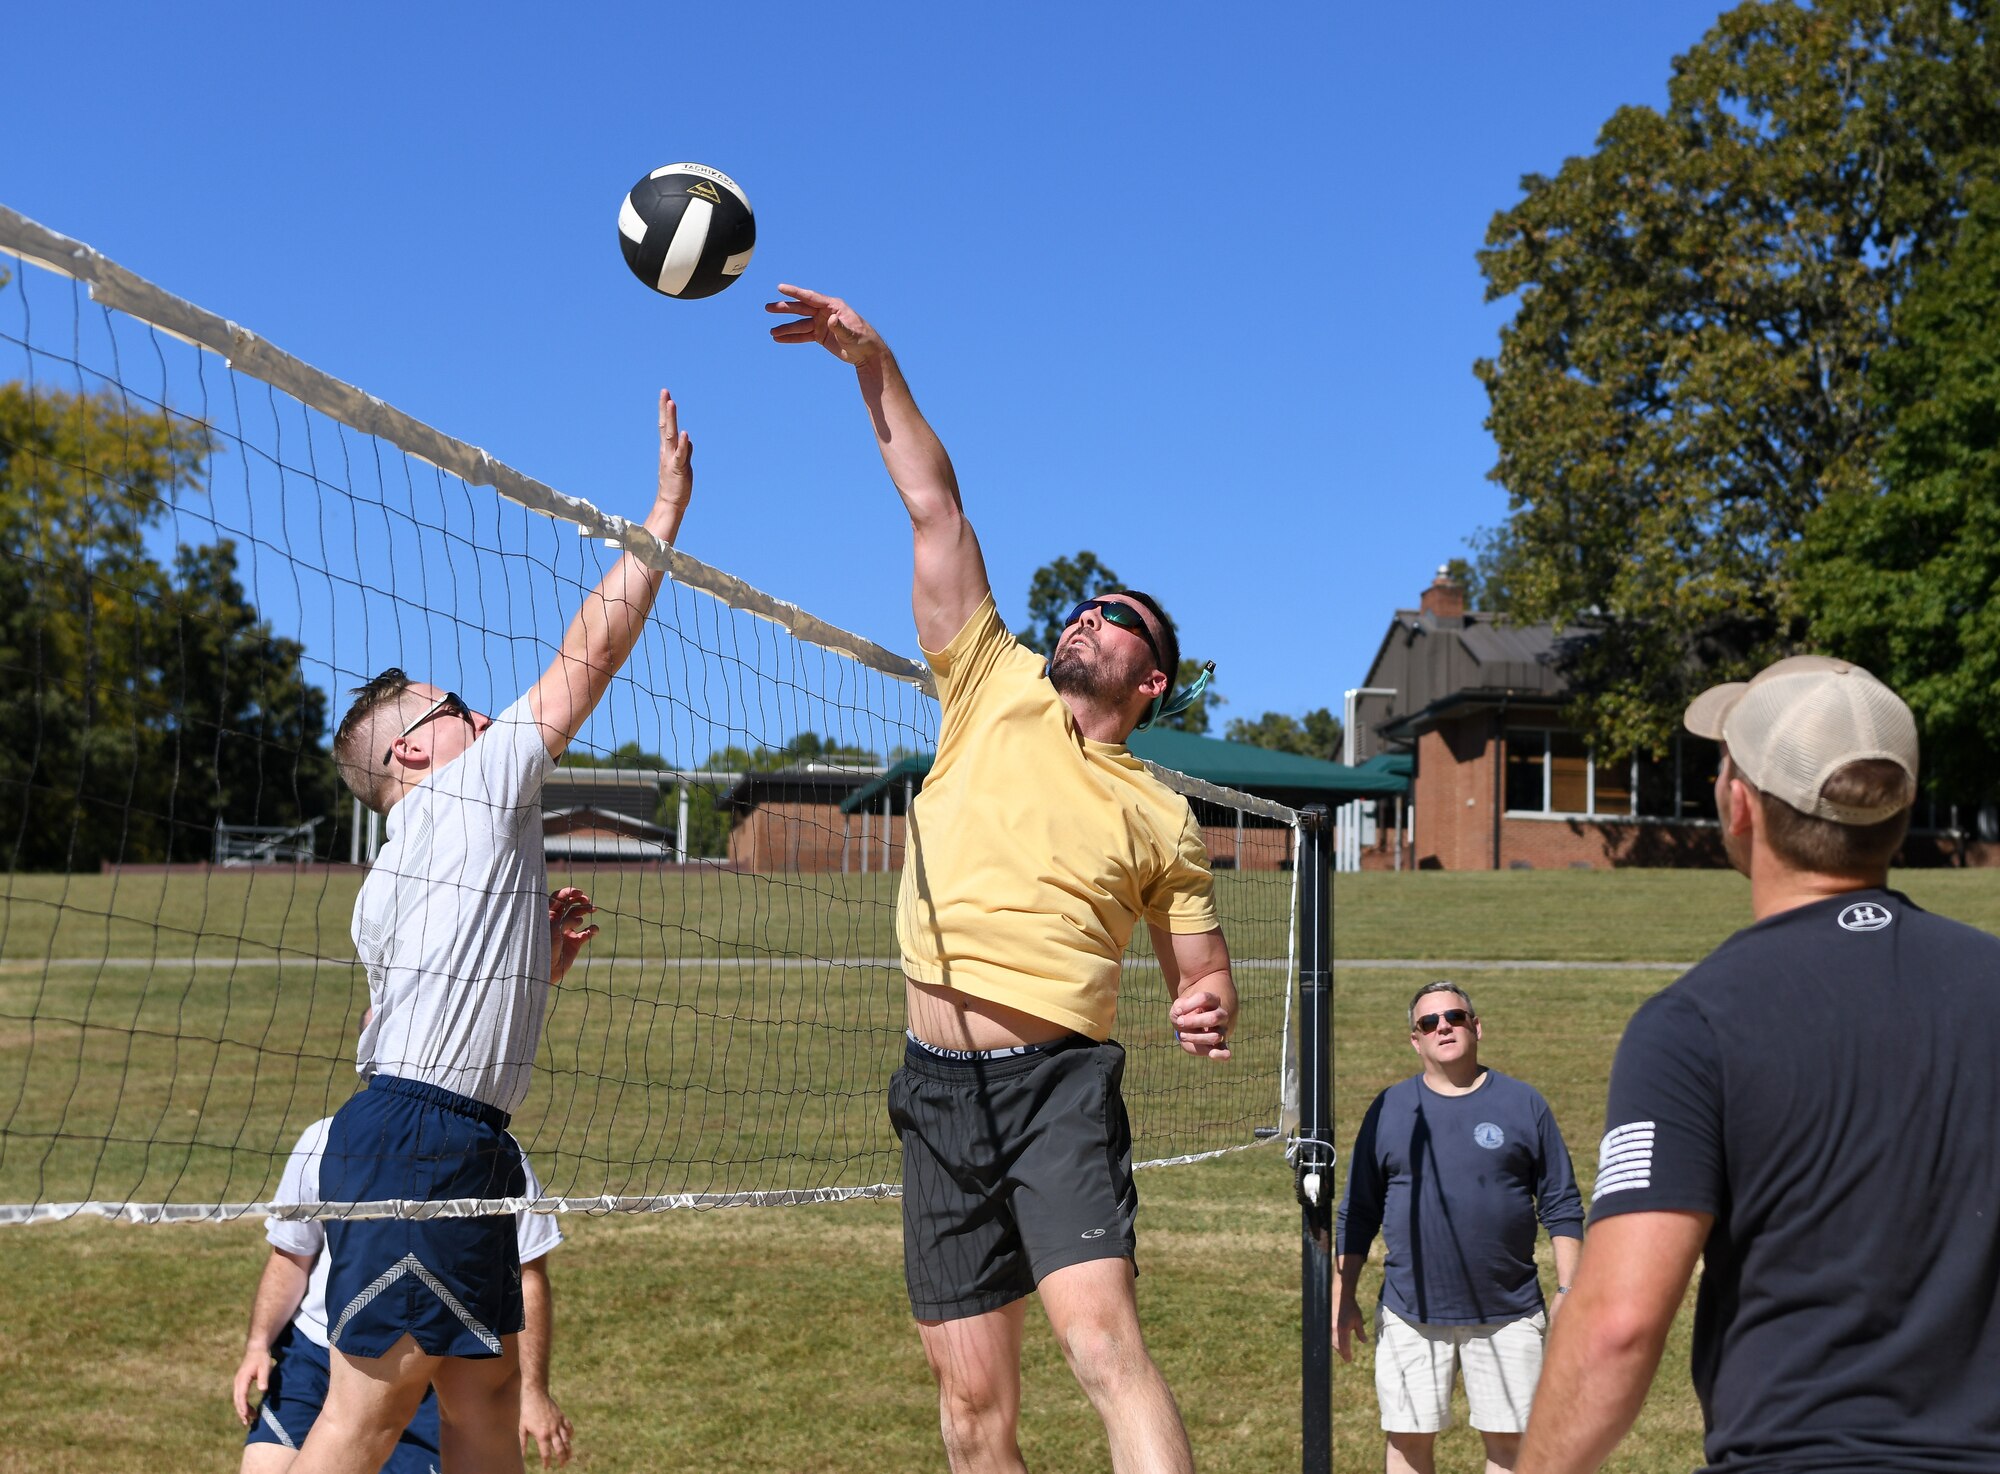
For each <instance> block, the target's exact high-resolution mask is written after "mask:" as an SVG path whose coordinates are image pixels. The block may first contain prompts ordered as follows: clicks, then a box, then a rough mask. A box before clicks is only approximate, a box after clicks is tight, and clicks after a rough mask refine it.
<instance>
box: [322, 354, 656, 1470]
mask: <svg viewBox="0 0 2000 1474" xmlns="http://www.w3.org/2000/svg"><path fill="white" fill-rule="evenodd" d="M659 428H660V470H659V489H658V493H657V495H656V497H655V499H654V502H653V509H652V511H651V513H650V514H649V515H648V516H647V518H646V523H645V525H646V528H647V530H648V531H650V532H651V533H652V534H653V535H654V536H655V537H657V538H659V539H660V540H661V541H663V542H672V541H673V538H674V535H675V533H676V532H678V531H679V529H680V523H681V517H682V515H683V514H684V513H685V511H686V510H687V504H688V500H689V498H690V496H691V495H692V493H693V488H694V475H693V471H692V470H691V468H690V460H691V457H692V447H691V445H690V442H689V440H688V437H687V436H686V435H685V434H683V433H681V431H680V428H679V419H678V411H677V409H676V406H675V405H674V401H673V398H672V396H671V395H669V394H667V393H665V392H662V393H661V395H660V415H659ZM663 577H664V575H663V574H661V573H660V572H657V571H655V570H654V569H652V568H649V567H648V566H646V565H645V564H644V563H642V562H641V561H640V560H639V559H638V558H637V557H635V556H634V555H633V554H631V553H626V554H623V555H621V556H620V557H619V558H618V560H617V561H616V562H615V563H614V564H613V565H612V567H611V569H610V571H609V572H608V573H606V574H605V576H604V578H603V579H602V581H600V582H599V584H598V586H597V587H596V589H594V590H593V591H592V592H591V593H590V594H589V595H587V596H586V597H585V599H584V601H583V606H582V607H581V608H580V609H579V610H578V611H577V614H576V617H575V618H574V619H573V620H571V622H570V625H569V629H568V631H567V632H566V633H565V634H564V636H563V640H562V644H561V647H560V648H559V649H558V651H557V653H556V657H555V659H554V660H553V661H552V662H551V663H550V665H549V667H548V669H547V671H546V672H544V673H543V675H542V677H541V679H540V680H538V681H537V682H536V683H535V685H534V686H533V687H531V688H530V689H529V690H528V692H527V693H526V694H525V695H524V696H522V697H520V698H519V699H518V700H516V701H515V702H514V703H513V704H512V705H511V706H509V707H508V708H507V709H506V710H504V711H502V712H501V713H500V714H499V716H497V717H487V716H485V715H483V714H481V713H479V712H476V711H474V710H473V709H472V708H471V707H470V706H468V705H467V704H466V703H465V702H464V701H463V700H461V699H460V698H459V697H458V696H457V695H456V693H453V692H449V691H440V690H438V689H437V688H436V687H435V686H430V685H427V684H424V683H421V682H416V681H412V680H411V679H410V678H409V677H407V676H405V675H404V674H403V672H401V671H400V670H389V671H385V672H383V673H382V674H381V675H379V676H377V677H376V678H375V679H374V680H373V681H370V682H369V683H368V684H367V685H366V686H364V687H362V688H361V689H360V691H359V692H358V693H357V698H358V699H357V700H356V701H355V703H354V705H353V706H352V707H351V708H350V709H349V711H348V713H347V715H346V716H345V717H344V718H342V720H341V723H340V728H339V730H338V731H337V732H336V733H335V734H334V744H333V747H334V760H335V763H336V764H337V765H338V767H339V769H340V774H341V778H342V781H344V782H345V783H346V784H347V786H348V787H349V788H350V789H351V790H352V791H353V792H354V794H355V796H356V797H357V798H359V799H360V800H361V801H362V802H363V803H364V804H367V805H368V806H369V807H370V808H371V809H373V810H374V811H375V812H377V813H379V814H382V815H384V816H386V819H387V823H386V825H385V833H386V840H385V842H384V844H383V846H382V848H381V850H380V851H379V852H378V853H377V855H376V859H375V863H374V865H373V866H372V867H371V868H370V871H369V874H368V878H367V880H366V881H365V882H363V884H362V887H361V894H360V896H359V898H358V899H357V900H356V903H355V908H354V945H355V950H356V951H357V953H358V954H359V955H360V957H361V960H362V961H363V963H365V964H366V965H367V968H368V992H369V998H370V1001H371V1003H372V1004H373V1009H374V1012H373V1017H372V1018H371V1019H370V1020H369V1022H368V1024H367V1026H366V1027H365V1028H364V1029H363V1030H362V1035H361V1046H360V1050H359V1054H358V1059H357V1068H358V1069H359V1071H360V1073H361V1074H362V1075H363V1076H364V1077H365V1080H366V1084H365V1087H364V1088H363V1089H362V1091H361V1092H360V1093H359V1094H358V1095H356V1096H355V1097H354V1098H353V1099H352V1100H350V1101H348V1102H347V1104H346V1105H344V1106H342V1107H341V1108H340V1109H339V1110H338V1111H337V1112H335V1114H334V1117H333V1124H332V1126H331V1127H330V1128H329V1129H328V1132H327V1140H326V1148H325V1153H324V1155H323V1156H322V1158H321V1162H320V1192H321V1195H322V1200H323V1201H326V1202H335V1203H372V1202H389V1201H423V1202H436V1201H448V1200H454V1199H468V1198H469V1199H478V1200H494V1199H508V1198H518V1197H520V1196H522V1195H523V1193H524V1191H525V1187H526V1177H525V1174H524V1173H523V1171H522V1167H521V1154H520V1150H519V1148H518V1147H516V1146H515V1145H514V1143H513V1139H512V1138H511V1137H510V1136H508V1135H507V1125H508V1122H509V1120H510V1119H511V1113H512V1112H513V1111H514V1110H515V1109H517V1108H518V1107H519V1105H520V1103H521V1101H522V1099H523V1097H525V1096H526V1094H527V1091H528V1083H529V1078H530V1074H531V1071H532V1069H533V1065H534V1058H535V1050H536V1048H537V1046H538V1044H539V1043H540V1040H541V1032H542V1018H543V1013H544V1010H545V1009H546V1007H547V1003H548V988H549V963H550V958H549V937H548V933H547V931H546V930H544V924H545V919H546V908H547V906H548V869H547V864H546V862H545V860H544V858H543V854H542V820H541V790H542V784H543V783H544V781H545V780H546V779H547V777H548V775H549V772H550V771H551V769H552V768H553V767H554V765H555V760H556V758H557V756H559V755H560V754H561V753H562V752H563V751H564V749H566V748H567V747H568V746H569V744H570V742H571V740H572V739H573V738H574V737H575V736H576V734H577V732H578V731H579V730H581V728H582V726H583V724H584V722H585V720H586V719H587V718H588V717H589V715H590V713H591V711H592V709H593V708H594V707H595V706H596V705H597V703H598V702H599V701H600V700H601V699H602V698H603V696H604V693H605V692H606V691H607V690H608V689H609V688H610V685H611V680H612V677H613V676H614V675H615V674H616V673H617V671H618V669H619V668H620V667H621V666H622V665H623V664H624V663H625V661H626V659H627V657H629V656H630V655H631V653H632V649H633V647H634V646H635V645H636V644H637V642H638V639H639V633H640V631H641V629H643V628H644V625H645V621H646V616H647V614H648V613H649V612H650V611H651V609H652V606H653V600H654V597H655V596H656V595H657V594H658V592H659V588H660V583H661V581H662V579H663ZM326 1243H327V1253H328V1256H329V1258H330V1260H331V1267H330V1269H329V1271H328V1276H327V1295H326V1298H327V1312H328V1315H329V1317H330V1324H329V1325H328V1328H327V1341H328V1343H329V1345H330V1347H331V1349H332V1357H331V1374H330V1377H329V1383H328V1391H327V1399H326V1406H325V1408H324V1409H323V1411H322V1412H321V1414H320V1417H319V1420H318V1421H317V1422H316V1423H315V1424H314V1425H313V1430H312V1433H311V1435H310V1436H309V1437H308V1438H307V1440H306V1444H305V1447H304V1448H303V1449H302V1450H301V1451H300V1455H299V1459H298V1461H297V1463H296V1464H295V1465H294V1466H293V1470H292V1474H376V1471H377V1470H379V1469H380V1468H381V1467H382V1464H383V1462H384V1461H385V1460H386V1459H387V1458H388V1457H389V1454H390V1452H391V1451H392V1450H393V1448H394V1446H395V1443H396V1440H397V1438H398V1437H399V1436H400V1435H401V1433H402V1431H403V1429H404V1428H405V1427H407V1426H408V1424H409V1421H410V1418H411V1417H412V1415H414V1413H415V1412H416V1410H417V1405H418V1404H419V1403H420V1402H422V1400H423V1397H424V1394H425V1391H426V1389H427V1388H435V1389H436V1392H437V1399H438V1412H439V1421H440V1442H439V1450H440V1453H441V1455H442V1457H441V1460H440V1463H441V1466H442V1468H443V1469H444V1471H445V1474H465V1471H470V1470H478V1471H480V1474H492V1471H501V1474H518V1471H519V1470H520V1469H521V1467H522V1462H521V1449H520V1447H519V1444H518V1443H517V1442H516V1439H515V1428H516V1426H517V1424H518V1421H519V1416H520V1395H521V1376H520V1355H519V1347H518V1345H517V1342H518V1339H519V1333H520V1331H521V1329H522V1326H523V1322H524V1317H523V1308H522V1287H521V1272H520V1261H519V1248H518V1245H517V1243H516V1240H515V1233H514V1225H513V1223H512V1222H511V1221H510V1220H509V1219H508V1218H507V1217H505V1216H500V1217H482V1218H430V1219H421V1220H419V1219H407V1218H357V1219H334V1220H332V1221H330V1222H329V1223H328V1224H327V1229H326Z"/></svg>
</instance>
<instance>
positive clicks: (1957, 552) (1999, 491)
mask: <svg viewBox="0 0 2000 1474" xmlns="http://www.w3.org/2000/svg"><path fill="white" fill-rule="evenodd" d="M1896 329H1897V332H1896V336H1897V342H1896V344H1895V345H1894V346H1893V347H1892V348H1890V349H1889V350H1888V351H1887V352H1885V353H1884V354H1883V355H1882V357H1881V359H1880V361H1879V362H1878V363H1877V365H1876V366H1875V370H1874V374H1873V389H1874V392H1875V399H1876V403H1877V407H1878V408H1879V410H1880V412H1881V414H1882V417H1883V419H1884V421H1885V423H1886V425H1887V432H1886V438H1885V440H1884V443H1883V447H1882V454H1881V472H1882V475H1881V482H1880V485H1879V487H1877V486H1869V487H1864V488H1857V489H1853V490H1843V491H1841V492H1839V493H1837V494H1835V495H1833V496H1830V497H1828V498H1827V500H1826V501H1825V502H1824V503H1823V504H1822V505H1821V507H1820V508H1819V510H1818V511H1817V512H1816V513H1815V514H1814V516H1813V519H1812V521H1811V522H1810V523H1809V524H1808V526H1807V529H1806V537H1805V540H1804V542H1803V544H1802V545H1801V547H1800V550H1799V559H1798V593H1799V602H1800V605H1801V607H1802V608H1803V609H1804V610H1805V612H1806V613H1807V615H1808V616H1809V617H1810V618H1811V621H1812V631H1813V641H1814V644H1815V645H1817V646H1818V647H1819V648H1821V649H1823V650H1825V651H1827V652H1828V653H1830V654H1835V655H1840V656H1843V657H1845V658H1847V659H1850V660H1853V661H1855V662H1857V663H1858V664H1861V665H1864V666H1866V667H1867V668H1868V669H1870V670H1871V671H1873V672H1874V673H1875V674H1876V675H1878V676H1880V677H1881V678H1882V679H1883V680H1885V681H1887V682H1888V683H1889V685H1890V686H1892V687H1893V688H1894V689H1895V690H1896V691H1898V692H1899V693H1901V695H1902V696H1903V698H1904V699H1905V700H1906V701H1908V702H1909V703H1910V707H1911V709H1912V710H1913V711H1914V712H1915V713H1916V716H1917V722H1918V725H1919V728H1920V729H1921V730H1922V732H1923V740H1924V748H1923V753H1924V768H1925V773H1926V777H1927V779H1928V780H1929V782H1930V783H1931V785H1932V786H1933V788H1934V790H1935V791H1937V792H1940V793H1943V794H1946V795H1949V796H1950V797H1952V798H1954V799H1965V800H1975V799H1988V798H1992V797H1994V796H1995V795H1996V794H2000V769H1996V767H1995V764H1994V758H1993V754H1994V753H1995V752H1996V751H2000V185H1995V184H1984V185H1982V186H1980V187H1979V188H1978V189H1977V190H1976V191H1975V192H1974V194H1973V196H1972V199H1971V202H1970V208H1969V210H1968V212H1967V214H1966V217H1965V219H1964V221H1963V222H1962V223H1961V225H1960V227H1959V230H1958V235H1957V238H1956V242H1955V244H1954V246H1953V248H1952V250H1951V251H1950V253H1949V255H1948V256H1946V257H1944V258H1942V259H1940V260H1938V261H1937V262H1935V263H1934V264H1933V265H1932V266H1931V267H1930V268H1929V269H1928V270H1926V271H1925V272H1924V273H1923V274H1921V275H1920V277H1919V279H1918V281H1917V285H1916V287H1915V288H1914V289H1913V290H1912V291H1911V293H1910V295H1909V297H1908V298H1907V299H1906V300H1905V301H1904V303H1903V305H1902V307H1901V309H1900V311H1899V312H1898V315H1897V321H1896Z"/></svg>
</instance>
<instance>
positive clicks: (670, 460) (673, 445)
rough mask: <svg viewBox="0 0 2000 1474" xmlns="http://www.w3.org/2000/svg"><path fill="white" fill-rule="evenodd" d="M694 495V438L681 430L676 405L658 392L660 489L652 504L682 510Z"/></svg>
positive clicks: (669, 397) (678, 410)
mask: <svg viewBox="0 0 2000 1474" xmlns="http://www.w3.org/2000/svg"><path fill="white" fill-rule="evenodd" d="M693 496H694V441H693V440H691V439H689V438H688V434H687V432H686V431H685V430H683V429H681V415H680V406H679V405H677V404H675V403H674V396H673V395H671V394H669V393H668V392H667V391H666V390H664V389H662V390H661V391H660V490H659V493H658V495H657V496H656V497H655V499H654V503H655V505H656V506H668V507H673V508H676V509H679V510H683V511H684V510H686V508H687V504H688V502H689V500H690V499H692V498H693Z"/></svg>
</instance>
